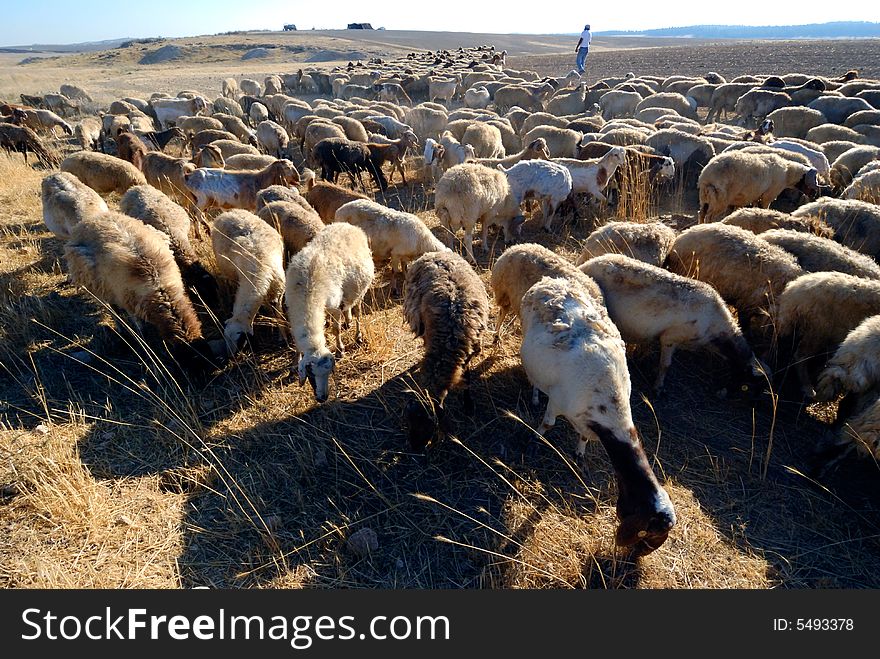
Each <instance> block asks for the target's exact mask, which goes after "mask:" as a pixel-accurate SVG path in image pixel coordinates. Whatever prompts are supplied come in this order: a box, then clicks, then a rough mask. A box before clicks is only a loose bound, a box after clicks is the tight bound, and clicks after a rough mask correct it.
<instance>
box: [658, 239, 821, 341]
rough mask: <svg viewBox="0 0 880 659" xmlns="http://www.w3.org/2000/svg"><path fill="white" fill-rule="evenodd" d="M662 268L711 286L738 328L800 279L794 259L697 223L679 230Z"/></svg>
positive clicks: (745, 326)
mask: <svg viewBox="0 0 880 659" xmlns="http://www.w3.org/2000/svg"><path fill="white" fill-rule="evenodd" d="M666 267H667V268H669V270H671V271H672V272H674V273H676V274H679V275H683V276H685V277H693V278H694V279H698V280H700V281H703V282H706V283H707V284H710V285H711V286H713V287H714V288H715V290H717V291H718V292H719V293H720V294H721V297H723V298H724V300H725V301H726V302H727V303H728V304H731V305H733V306H734V307H736V310H737V314H738V316H739V322H740V327H742V329H743V331H744V332H746V333H749V332H751V331H752V329H753V328H752V321H753V319H755V318H756V317H757V316H758V315H759V314H760V313H761V312H762V311H763V310H766V309H767V308H768V307H769V305H770V303H771V302H772V301H773V300H775V299H776V298H777V297H778V296H779V294H780V293H781V292H782V290H783V288H785V286H786V285H787V284H788V283H789V282H791V281H792V280H794V279H796V278H798V277H800V276H801V275H803V274H804V271H803V269H802V268H801V267H800V266H799V265H798V263H797V260H796V259H795V257H794V256H793V255H792V254H789V253H788V252H786V251H785V250H784V249H782V248H781V247H776V246H775V245H771V244H770V243H768V242H767V241H766V240H762V239H761V237H760V236H756V235H755V234H753V233H752V232H751V231H746V230H745V229H740V228H739V227H736V226H729V225H726V224H721V223H712V224H700V225H697V226H694V227H691V228H690V229H687V230H685V231H682V232H681V233H680V234H679V235H678V237H677V238H676V239H675V242H674V243H673V245H672V249H671V250H670V252H669V256H668V257H667V259H666Z"/></svg>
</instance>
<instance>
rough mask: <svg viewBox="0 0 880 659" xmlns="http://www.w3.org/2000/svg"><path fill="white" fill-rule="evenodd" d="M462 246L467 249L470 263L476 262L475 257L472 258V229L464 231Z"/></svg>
mask: <svg viewBox="0 0 880 659" xmlns="http://www.w3.org/2000/svg"><path fill="white" fill-rule="evenodd" d="M464 248H465V250H466V251H467V256H468V258H469V259H470V260H471V263H473V264H474V265H476V264H477V259H475V258H474V230H473V229H468V230H467V231H465V232H464Z"/></svg>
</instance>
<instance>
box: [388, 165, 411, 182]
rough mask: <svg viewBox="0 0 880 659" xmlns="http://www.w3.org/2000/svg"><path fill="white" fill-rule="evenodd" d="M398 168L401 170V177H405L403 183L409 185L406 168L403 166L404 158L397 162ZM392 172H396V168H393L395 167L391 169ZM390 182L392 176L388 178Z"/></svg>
mask: <svg viewBox="0 0 880 659" xmlns="http://www.w3.org/2000/svg"><path fill="white" fill-rule="evenodd" d="M397 169H398V170H399V171H400V178H402V179H403V184H404V185H409V183H407V182H406V169H405V168H404V166H403V161H402V160H400V161H398V163H397ZM391 173H392V174H393V173H394V170H393V169H392V170H391ZM388 182H389V183H390V182H391V178H390V177H389V179H388Z"/></svg>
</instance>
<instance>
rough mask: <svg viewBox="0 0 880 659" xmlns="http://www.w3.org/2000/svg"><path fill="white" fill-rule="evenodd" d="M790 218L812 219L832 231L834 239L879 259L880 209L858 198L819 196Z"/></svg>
mask: <svg viewBox="0 0 880 659" xmlns="http://www.w3.org/2000/svg"><path fill="white" fill-rule="evenodd" d="M792 216H793V217H803V218H806V217H815V218H817V219H819V220H820V221H822V222H824V223H825V224H827V225H828V226H830V227H831V229H832V230H833V231H834V240H836V241H837V242H839V243H841V244H842V245H846V246H847V247H850V248H851V249H854V250H856V251H858V252H861V253H862V254H867V255H868V256H871V257H873V258H874V259H878V258H880V207H878V206H877V205H876V204H871V203H868V202H866V201H859V200H858V199H835V198H833V197H822V198H820V199H817V200H816V201H814V202H812V203H810V204H804V205H803V206H801V207H800V208H798V209H797V210H796V211H794V212H793V213H792Z"/></svg>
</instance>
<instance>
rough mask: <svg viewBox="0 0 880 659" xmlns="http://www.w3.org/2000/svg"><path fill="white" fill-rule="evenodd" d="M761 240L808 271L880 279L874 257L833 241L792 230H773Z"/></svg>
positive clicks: (878, 267)
mask: <svg viewBox="0 0 880 659" xmlns="http://www.w3.org/2000/svg"><path fill="white" fill-rule="evenodd" d="M761 238H763V239H764V240H766V241H767V242H768V243H770V244H771V245H776V246H777V247H781V248H782V249H784V250H785V251H786V252H789V253H791V254H794V257H795V258H796V259H797V261H798V264H799V265H800V266H801V267H802V268H803V269H804V270H805V271H806V272H823V271H825V272H828V271H832V272H844V273H846V274H848V275H854V276H856V277H864V278H866V279H878V280H880V265H877V262H876V261H875V260H874V259H872V258H871V257H870V256H866V255H864V254H861V253H859V252H857V251H855V250H854V249H850V248H849V247H846V246H844V245H841V244H840V243H838V242H836V241H834V240H832V239H831V238H821V237H819V236H815V235H813V234H812V233H804V232H802V231H792V230H790V229H770V230H769V231H765V232H764V233H762V234H761Z"/></svg>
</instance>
